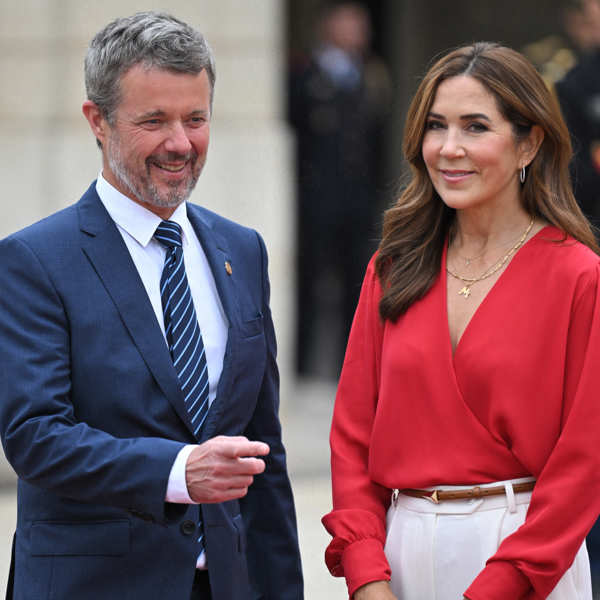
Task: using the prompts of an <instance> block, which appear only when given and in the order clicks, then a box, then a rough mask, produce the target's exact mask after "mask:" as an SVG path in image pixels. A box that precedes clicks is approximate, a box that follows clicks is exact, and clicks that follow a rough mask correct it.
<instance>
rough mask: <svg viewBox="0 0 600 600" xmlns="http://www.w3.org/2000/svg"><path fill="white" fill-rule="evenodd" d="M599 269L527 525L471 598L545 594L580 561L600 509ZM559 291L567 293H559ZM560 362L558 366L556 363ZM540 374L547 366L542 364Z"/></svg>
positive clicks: (589, 278)
mask: <svg viewBox="0 0 600 600" xmlns="http://www.w3.org/2000/svg"><path fill="white" fill-rule="evenodd" d="M598 282H599V270H598V267H596V268H595V270H592V271H591V272H589V271H588V273H587V274H586V275H585V277H583V278H582V281H580V285H579V286H578V287H579V290H580V291H579V294H578V295H576V296H575V298H574V301H573V305H572V310H571V321H570V325H569V333H568V340H567V345H566V352H565V359H564V360H565V364H564V367H565V372H564V382H565V386H564V403H563V415H562V421H561V425H562V426H561V431H560V434H559V436H558V438H557V441H556V444H555V446H554V448H553V450H552V452H551V454H550V455H549V456H548V459H547V461H546V463H545V465H544V467H543V469H542V471H541V473H539V474H537V475H538V477H537V482H536V485H535V489H534V491H533V494H532V498H531V503H530V505H529V509H528V512H527V517H526V519H525V522H524V524H523V525H522V526H521V527H520V528H519V529H518V530H517V531H516V532H515V533H513V534H512V535H510V536H508V537H507V538H506V539H505V540H504V541H503V542H502V544H501V545H500V547H499V548H498V551H497V552H496V554H495V555H494V556H492V557H491V558H490V559H489V560H488V562H487V564H486V567H485V568H484V569H483V570H482V571H481V573H480V574H479V575H478V576H477V578H476V579H475V580H474V582H473V583H472V584H471V586H470V587H469V589H468V590H467V591H466V592H465V596H466V597H467V598H469V599H470V600H504V599H506V598H514V599H523V600H525V599H526V600H538V599H541V598H546V596H547V595H548V594H550V592H551V591H552V590H553V588H554V587H555V586H556V584H557V583H558V581H559V580H560V578H561V577H562V575H563V574H564V573H565V571H566V570H567V569H568V568H569V566H570V565H571V564H572V563H573V560H574V558H575V555H576V553H577V551H578V550H579V548H580V546H581V544H582V543H583V541H584V539H585V536H586V535H587V533H588V532H589V530H590V529H591V527H592V526H593V524H594V522H595V520H596V518H597V516H598V513H599V511H600V401H599V396H598V394H599V393H600V392H599V388H600V379H599V369H600V294H598ZM557 293H560V291H559V290H557ZM553 367H554V365H553ZM537 368H538V372H539V374H540V377H543V371H544V369H545V368H548V366H546V365H538V367H537Z"/></svg>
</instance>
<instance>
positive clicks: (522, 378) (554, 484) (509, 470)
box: [323, 227, 600, 600]
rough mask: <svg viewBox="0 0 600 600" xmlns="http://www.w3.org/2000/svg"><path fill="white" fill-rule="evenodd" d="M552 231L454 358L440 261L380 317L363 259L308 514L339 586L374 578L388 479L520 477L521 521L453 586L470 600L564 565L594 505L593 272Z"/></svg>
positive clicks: (592, 264)
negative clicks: (329, 505)
mask: <svg viewBox="0 0 600 600" xmlns="http://www.w3.org/2000/svg"><path fill="white" fill-rule="evenodd" d="M561 238H562V234H561V233H560V232H559V231H558V230H557V229H555V228H553V227H546V228H544V229H542V230H541V231H540V232H538V234H537V235H535V236H534V237H533V238H532V239H531V240H529V241H528V242H527V243H526V244H525V245H524V246H523V247H522V248H521V249H520V250H519V252H518V253H517V254H516V255H515V256H514V257H513V259H512V261H511V262H510V264H509V265H508V267H507V268H506V270H505V271H504V273H503V274H502V275H501V276H500V278H499V279H498V281H497V282H496V283H495V285H494V286H493V288H492V289H491V290H490V292H489V293H488V295H487V296H486V297H485V299H484V300H483V302H482V303H481V305H480V306H479V308H478V309H477V312H476V313H475V314H474V316H473V317H472V319H471V321H470V323H469V324H468V326H467V328H466V330H465V332H464V334H463V336H462V338H461V339H460V341H459V343H458V345H457V347H456V350H455V352H454V355H453V354H452V347H451V342H450V335H449V331H448V317H447V304H446V271H445V268H442V269H441V270H440V275H439V276H438V278H437V280H436V282H435V283H434V285H433V286H432V288H431V289H430V290H429V292H428V293H427V294H426V295H425V296H424V297H423V298H422V299H421V300H419V301H417V302H415V303H414V304H413V305H412V306H411V307H410V309H409V310H408V311H407V312H406V313H405V314H404V315H403V316H401V317H400V318H399V319H398V320H397V322H396V323H391V322H389V321H386V322H385V323H382V321H381V320H380V318H379V313H378V303H379V299H380V297H381V288H380V285H379V281H378V279H377V276H376V274H375V270H374V260H373V259H372V260H371V262H370V264H369V267H368V269H367V273H366V276H365V280H364V282H363V287H362V291H361V297H360V301H359V304H358V308H357V311H356V315H355V318H354V323H353V326H352V331H351V334H350V339H349V341H348V348H347V351H346V358H345V361H344V367H343V370H342V375H341V378H340V382H339V387H338V392H337V397H336V403H335V410H334V415H333V424H332V429H331V470H332V479H333V511H332V512H330V513H329V514H327V515H326V516H325V517H324V518H323V524H324V525H325V527H326V528H327V530H328V531H329V532H330V533H331V535H332V536H333V540H332V542H331V543H330V545H329V547H328V548H327V551H326V556H325V558H326V562H327V565H328V567H329V569H330V571H331V573H332V574H333V575H337V576H345V577H346V580H347V584H348V590H349V593H350V595H352V594H353V593H354V591H355V590H356V589H357V588H358V587H360V586H361V585H364V584H365V583H368V582H370V581H377V580H385V579H389V578H390V568H389V565H388V563H387V560H386V558H385V555H384V552H383V547H384V543H385V515H386V511H387V509H388V507H389V505H390V491H391V489H393V488H422V487H427V486H432V485H442V484H448V485H450V484H456V485H461V484H462V485H464V484H477V483H487V482H492V481H500V480H505V479H513V478H516V477H524V476H528V475H533V476H534V477H536V479H537V483H536V486H535V490H534V492H533V495H532V499H531V504H530V507H529V511H528V513H527V519H526V521H525V523H524V524H523V525H522V526H521V527H520V528H519V530H518V531H516V532H515V533H513V534H512V535H511V536H509V537H507V538H506V539H505V540H504V541H503V542H502V544H501V545H500V547H499V549H498V551H497V552H496V554H494V556H492V557H490V559H489V560H488V562H487V565H486V567H485V568H484V569H483V570H482V571H481V573H479V575H478V576H477V577H476V578H475V580H474V581H473V583H472V584H471V586H470V587H469V589H468V590H466V591H465V595H466V596H467V597H468V598H470V599H471V600H506V598H511V599H515V600H516V599H528V600H534V599H539V598H545V597H546V596H547V595H548V594H549V593H550V592H551V591H552V589H553V588H554V586H555V585H556V584H557V582H558V580H559V579H560V577H561V576H562V575H563V573H564V572H565V571H566V570H567V569H568V568H569V566H570V565H571V563H572V562H573V559H574V557H575V554H576V553H577V550H578V549H579V547H580V545H581V543H582V542H583V540H584V538H585V536H586V534H587V532H588V531H589V529H590V528H591V527H592V525H593V523H594V521H595V519H596V516H597V515H598V513H599V512H600V398H599V394H600V295H598V293H597V289H598V284H599V268H600V267H599V258H598V256H596V255H595V254H594V253H593V252H592V251H591V250H590V249H588V248H587V247H585V246H583V245H582V244H580V243H578V242H575V241H573V240H568V241H566V242H562V243H557V240H560V239H561ZM445 258H446V257H445V253H444V256H443V259H442V265H445ZM465 301H468V300H465Z"/></svg>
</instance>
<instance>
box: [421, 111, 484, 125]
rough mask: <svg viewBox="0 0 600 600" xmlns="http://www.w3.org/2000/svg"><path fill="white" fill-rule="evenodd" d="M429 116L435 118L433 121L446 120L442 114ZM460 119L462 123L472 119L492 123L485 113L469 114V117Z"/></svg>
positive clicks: (464, 116)
mask: <svg viewBox="0 0 600 600" xmlns="http://www.w3.org/2000/svg"><path fill="white" fill-rule="evenodd" d="M427 116H428V117H430V118H433V119H441V120H445V119H446V117H444V115H440V114H438V113H434V112H430V113H429V114H428V115H427ZM459 118H460V119H461V121H470V120H472V119H483V120H484V121H487V122H488V123H490V122H491V119H490V118H489V117H488V116H487V115H486V114H484V113H469V114H468V115H460V117H459Z"/></svg>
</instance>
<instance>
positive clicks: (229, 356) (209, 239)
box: [187, 204, 241, 441]
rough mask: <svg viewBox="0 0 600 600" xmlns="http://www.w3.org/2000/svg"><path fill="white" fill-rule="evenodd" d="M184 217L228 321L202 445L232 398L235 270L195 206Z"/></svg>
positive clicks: (236, 321) (237, 312)
mask: <svg viewBox="0 0 600 600" xmlns="http://www.w3.org/2000/svg"><path fill="white" fill-rule="evenodd" d="M187 213H188V218H189V219H190V222H191V224H192V226H193V228H194V231H195V232H196V235H197V236H198V239H199V241H200V244H201V246H202V249H203V250H204V254H205V255H206V258H207V260H208V264H209V265H210V269H211V271H212V274H213V277H214V279H215V284H216V286H217V291H218V293H219V298H220V300H221V304H222V305H223V310H224V311H225V314H226V316H227V319H228V321H229V329H228V332H227V346H226V348H225V356H224V357H223V370H222V372H221V377H220V379H219V385H218V387H217V397H216V398H215V400H214V402H213V403H212V405H211V407H210V410H209V412H208V416H207V418H206V423H205V424H204V427H203V428H202V432H201V438H202V441H204V440H206V439H209V438H211V437H212V436H213V434H214V432H215V429H216V427H217V424H218V423H219V418H220V415H221V414H222V413H223V410H224V409H225V406H226V404H227V399H230V398H231V397H232V394H231V384H232V381H233V376H234V365H235V348H236V343H235V340H236V336H237V335H238V331H239V323H240V318H241V317H240V309H239V303H238V294H237V293H236V276H235V268H234V271H233V272H232V274H231V275H230V274H229V273H228V272H227V269H226V263H229V264H233V261H232V258H231V254H230V251H229V244H228V243H227V240H226V239H225V238H224V237H223V236H222V235H220V234H219V233H218V232H216V231H215V230H214V229H213V228H212V227H211V226H210V222H209V221H208V219H206V218H205V217H204V215H203V214H202V212H201V210H200V209H199V208H198V207H197V206H193V205H189V204H188V211H187ZM234 267H235V265H234Z"/></svg>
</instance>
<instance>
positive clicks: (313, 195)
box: [289, 2, 390, 376]
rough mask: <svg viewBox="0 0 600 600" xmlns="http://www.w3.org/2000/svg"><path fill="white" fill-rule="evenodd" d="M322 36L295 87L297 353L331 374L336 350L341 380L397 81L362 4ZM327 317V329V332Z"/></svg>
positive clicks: (293, 77)
mask: <svg viewBox="0 0 600 600" xmlns="http://www.w3.org/2000/svg"><path fill="white" fill-rule="evenodd" d="M317 38H318V40H317V44H316V46H315V48H314V50H313V51H312V53H311V54H310V56H307V57H303V58H302V59H301V60H298V61H295V62H294V64H293V65H292V67H291V70H290V85H289V119H290V121H291V123H292V125H293V127H294V128H295V131H296V136H297V182H298V183H297V219H296V222H297V233H296V237H297V265H296V272H297V315H298V316H297V325H296V331H297V334H296V335H297V346H296V348H297V350H296V357H297V370H298V372H299V373H300V374H308V373H313V374H314V373H315V371H317V372H318V371H321V372H320V373H319V374H323V365H319V364H317V363H318V361H319V360H323V359H326V357H327V356H332V357H333V360H332V361H329V362H330V363H332V365H331V366H332V367H333V369H332V370H330V371H329V372H327V374H328V375H330V376H337V374H338V373H339V368H340V366H341V361H342V357H343V351H344V342H345V339H346V338H347V335H348V332H349V330H350V324H351V322H352V315H353V313H354V309H355V308H356V303H357V301H358V293H359V291H360V282H361V279H362V274H363V273H364V269H365V266H366V264H367V262H368V260H369V256H370V255H371V254H372V252H373V250H374V248H375V246H376V244H375V242H374V241H373V240H374V239H375V237H376V227H375V221H376V218H377V215H378V214H379V213H380V203H379V198H378V191H377V181H378V175H379V172H380V171H381V160H380V154H381V144H382V125H383V119H384V116H385V115H386V113H387V109H388V106H389V97H390V83H389V79H388V73H387V70H386V68H385V67H384V65H383V64H382V62H381V61H380V60H379V59H377V58H376V57H375V56H374V55H373V54H372V52H371V51H370V38H371V24H370V19H369V15H368V13H367V11H366V9H365V8H364V7H363V6H362V5H360V4H358V3H355V2H344V3H341V4H337V5H334V6H333V7H328V8H327V9H326V10H325V11H324V13H323V14H322V15H321V16H320V18H319V20H318V26H317ZM323 322H324V323H325V328H326V333H325V332H324V331H323V329H321V330H320V329H319V325H320V323H323ZM324 333H325V335H323V334H324ZM323 342H325V343H324V344H323ZM324 348H327V350H326V351H325V352H323V351H322V350H323V349H324ZM325 370H327V369H325Z"/></svg>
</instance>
